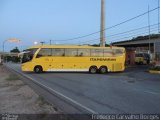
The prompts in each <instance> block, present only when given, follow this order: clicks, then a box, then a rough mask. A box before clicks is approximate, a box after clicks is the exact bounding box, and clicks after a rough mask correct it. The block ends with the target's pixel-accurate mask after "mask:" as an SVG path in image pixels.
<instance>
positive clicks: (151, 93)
mask: <svg viewBox="0 0 160 120" xmlns="http://www.w3.org/2000/svg"><path fill="white" fill-rule="evenodd" d="M144 92H145V93H150V94H154V95H158V93H156V92H151V91H144Z"/></svg>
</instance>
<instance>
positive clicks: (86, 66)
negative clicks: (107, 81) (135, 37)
mask: <svg viewBox="0 0 160 120" xmlns="http://www.w3.org/2000/svg"><path fill="white" fill-rule="evenodd" d="M21 68H22V71H32V72H36V73H41V72H47V71H88V72H90V73H92V74H93V73H107V72H117V71H124V69H125V49H124V48H122V47H93V46H69V45H68V46H66V45H40V46H33V47H31V48H29V49H26V50H24V54H23V58H22V65H21Z"/></svg>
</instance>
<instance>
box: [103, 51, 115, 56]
mask: <svg viewBox="0 0 160 120" xmlns="http://www.w3.org/2000/svg"><path fill="white" fill-rule="evenodd" d="M108 56H113V51H112V49H104V57H108Z"/></svg>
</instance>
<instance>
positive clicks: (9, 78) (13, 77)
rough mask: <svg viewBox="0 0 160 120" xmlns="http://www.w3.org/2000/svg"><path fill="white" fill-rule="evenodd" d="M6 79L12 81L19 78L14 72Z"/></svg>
mask: <svg viewBox="0 0 160 120" xmlns="http://www.w3.org/2000/svg"><path fill="white" fill-rule="evenodd" d="M6 80H8V81H14V80H20V78H19V77H18V76H17V75H16V74H10V75H9V76H8V78H6Z"/></svg>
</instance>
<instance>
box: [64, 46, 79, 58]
mask: <svg viewBox="0 0 160 120" xmlns="http://www.w3.org/2000/svg"><path fill="white" fill-rule="evenodd" d="M77 52H78V50H77V49H76V48H66V49H65V56H67V57H75V56H77Z"/></svg>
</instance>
